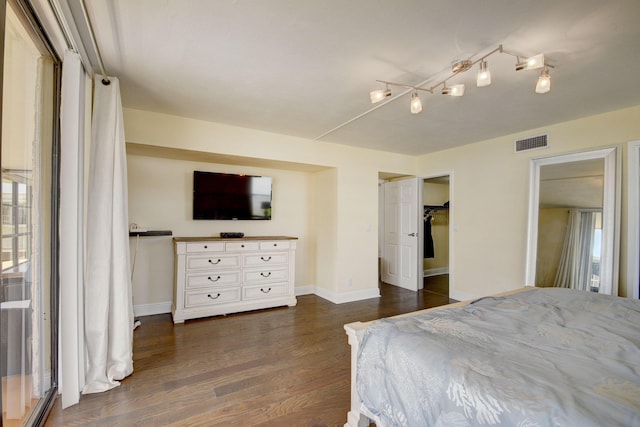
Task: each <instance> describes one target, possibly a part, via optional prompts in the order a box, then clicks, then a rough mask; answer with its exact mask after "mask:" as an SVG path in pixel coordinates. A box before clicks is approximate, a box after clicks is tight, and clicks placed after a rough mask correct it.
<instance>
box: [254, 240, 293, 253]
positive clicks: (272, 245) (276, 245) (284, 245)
mask: <svg viewBox="0 0 640 427" xmlns="http://www.w3.org/2000/svg"><path fill="white" fill-rule="evenodd" d="M280 249H289V241H288V240H278V241H275V242H260V250H261V251H269V250H280Z"/></svg>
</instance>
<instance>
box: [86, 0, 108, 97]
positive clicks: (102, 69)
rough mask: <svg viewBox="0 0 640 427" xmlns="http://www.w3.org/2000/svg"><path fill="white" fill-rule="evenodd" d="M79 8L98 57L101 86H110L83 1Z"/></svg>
mask: <svg viewBox="0 0 640 427" xmlns="http://www.w3.org/2000/svg"><path fill="white" fill-rule="evenodd" d="M80 6H81V7H82V14H83V15H84V20H85V22H86V23H87V28H88V29H89V38H90V39H91V43H92V44H93V50H94V51H95V52H96V56H97V57H98V64H99V65H100V71H102V76H103V78H102V84H103V85H105V86H108V85H110V84H111V80H109V77H107V72H106V71H105V70H104V63H103V62H102V55H100V49H98V44H97V43H96V37H95V35H94V34H93V26H92V25H91V20H90V19H89V14H88V13H87V7H86V5H85V4H84V0H80Z"/></svg>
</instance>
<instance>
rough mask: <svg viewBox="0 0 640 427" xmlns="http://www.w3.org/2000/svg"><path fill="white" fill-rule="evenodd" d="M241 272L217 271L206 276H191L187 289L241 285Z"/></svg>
mask: <svg viewBox="0 0 640 427" xmlns="http://www.w3.org/2000/svg"><path fill="white" fill-rule="evenodd" d="M240 281H241V274H240V271H239V270H238V271H217V272H208V273H206V274H190V275H188V276H187V289H193V288H203V287H207V286H223V285H227V286H228V285H239V284H240Z"/></svg>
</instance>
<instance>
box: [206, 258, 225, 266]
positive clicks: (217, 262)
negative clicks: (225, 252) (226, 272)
mask: <svg viewBox="0 0 640 427" xmlns="http://www.w3.org/2000/svg"><path fill="white" fill-rule="evenodd" d="M220 261H222V260H221V259H220V258H218V260H217V261H216V262H213V261H211V260H209V262H210V263H211V264H213V265H216V264H220Z"/></svg>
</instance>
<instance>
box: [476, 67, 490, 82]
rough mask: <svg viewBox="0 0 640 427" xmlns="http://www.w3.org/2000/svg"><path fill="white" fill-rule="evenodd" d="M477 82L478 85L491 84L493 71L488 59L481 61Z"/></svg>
mask: <svg viewBox="0 0 640 427" xmlns="http://www.w3.org/2000/svg"><path fill="white" fill-rule="evenodd" d="M476 84H477V86H478V87H484V86H489V85H490V84H491V71H489V66H488V64H487V61H480V69H479V70H478V77H477V79H476Z"/></svg>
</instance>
